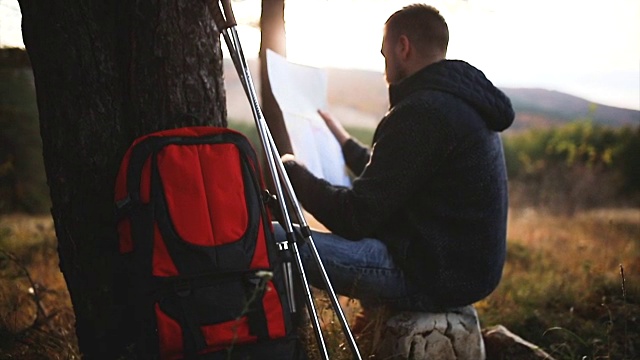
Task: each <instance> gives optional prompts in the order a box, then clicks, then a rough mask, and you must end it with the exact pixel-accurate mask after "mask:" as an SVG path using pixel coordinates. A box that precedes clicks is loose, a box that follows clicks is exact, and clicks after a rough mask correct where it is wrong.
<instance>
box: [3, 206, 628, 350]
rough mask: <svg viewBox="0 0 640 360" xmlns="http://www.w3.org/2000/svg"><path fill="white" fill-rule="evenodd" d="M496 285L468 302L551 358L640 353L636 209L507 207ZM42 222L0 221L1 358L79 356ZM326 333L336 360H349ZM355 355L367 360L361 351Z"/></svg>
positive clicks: (337, 339) (49, 233)
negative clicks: (503, 259)
mask: <svg viewBox="0 0 640 360" xmlns="http://www.w3.org/2000/svg"><path fill="white" fill-rule="evenodd" d="M508 231H509V234H508V239H509V244H508V259H507V265H506V267H505V270H504V276H503V280H502V282H501V284H500V286H499V287H498V289H497V290H496V291H495V292H494V293H493V294H491V295H490V296H489V297H488V298H487V299H485V300H483V301H481V302H479V303H477V304H476V308H477V309H478V313H479V315H480V320H481V325H482V326H483V327H489V326H492V325H496V324H502V325H504V326H506V327H507V328H509V329H510V330H511V331H513V332H515V333H516V334H518V335H520V336H522V337H523V338H525V339H526V340H529V341H531V342H533V343H535V344H537V345H540V346H541V347H542V348H543V349H545V350H546V351H547V352H549V353H550V354H552V355H553V356H554V357H556V358H557V359H594V360H595V359H637V358H638V356H640V353H639V352H640V281H639V276H640V210H638V209H635V210H630V209H607V210H599V211H589V212H579V213H577V214H575V215H573V216H570V217H569V216H565V217H558V216H551V215H548V214H547V213H545V212H540V211H536V210H535V209H512V210H511V212H510V218H509V230H508ZM57 259H58V258H57V252H56V240H55V235H54V233H53V226H52V223H51V219H50V218H49V217H29V216H21V215H11V216H5V217H3V218H2V219H0V359H73V358H78V357H79V356H78V350H77V344H76V339H75V334H74V325H73V322H74V316H73V310H72V308H71V302H70V300H69V297H68V293H67V291H66V286H65V283H64V279H63V277H62V274H61V273H60V271H59V270H58V267H57V264H58V260H57ZM341 336H342V335H341V333H340V332H339V331H338V330H337V329H334V328H332V327H331V326H330V327H329V336H328V343H329V344H330V346H331V348H332V353H333V354H334V356H335V357H332V358H337V359H348V358H349V355H350V353H349V351H348V350H344V349H343V348H342V346H341V345H340V344H341V343H342V337H341ZM363 355H366V356H368V355H369V354H367V353H366V351H364V350H363Z"/></svg>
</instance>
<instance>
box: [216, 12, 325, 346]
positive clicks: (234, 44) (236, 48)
mask: <svg viewBox="0 0 640 360" xmlns="http://www.w3.org/2000/svg"><path fill="white" fill-rule="evenodd" d="M222 6H223V9H224V12H223V11H221V9H220V4H219V2H218V1H216V2H215V4H213V7H212V10H213V16H214V21H215V22H216V26H217V27H218V30H219V31H220V32H221V33H222V34H223V36H224V39H225V42H226V44H227V47H228V48H229V53H230V55H231V58H232V60H233V63H234V65H235V68H236V71H237V72H238V75H239V77H240V79H241V82H242V84H243V87H244V89H245V92H246V94H247V97H248V98H249V102H250V104H251V109H252V112H253V117H254V120H255V123H256V127H257V129H258V135H259V138H260V141H261V143H262V147H263V149H264V151H265V155H266V158H267V164H268V166H269V170H270V173H271V176H272V180H273V183H274V186H275V190H276V197H277V200H278V203H279V206H280V209H281V210H282V216H283V220H284V224H283V226H284V228H285V231H286V234H287V237H286V240H285V241H283V242H280V243H278V247H279V249H280V250H281V251H292V252H293V254H294V258H295V261H296V267H297V270H298V273H299V274H300V275H301V276H300V278H301V281H302V285H303V286H302V287H303V289H304V291H305V295H306V296H305V300H306V302H307V307H308V310H309V314H310V318H311V320H312V324H313V327H314V330H315V331H314V333H315V336H316V341H317V342H318V348H319V351H320V353H321V355H322V357H323V359H328V358H329V355H328V352H327V348H326V343H325V341H324V338H323V335H322V330H321V328H320V321H319V318H318V314H317V311H316V308H315V306H314V303H313V297H312V295H311V290H310V287H309V283H308V281H307V278H306V275H305V274H304V267H303V264H302V260H301V258H300V254H299V252H298V251H297V250H298V249H297V245H296V243H295V235H294V232H293V224H292V221H291V218H290V216H289V213H288V211H287V204H286V201H285V197H284V192H283V190H282V185H281V183H280V181H279V177H278V176H277V174H278V173H277V169H276V165H275V163H276V159H274V156H275V155H274V154H273V151H272V149H271V146H270V142H269V137H270V133H269V130H268V127H267V126H266V121H265V119H264V116H263V115H262V111H261V110H260V106H259V104H258V97H257V95H256V92H255V87H254V86H253V81H252V80H251V74H250V72H249V69H248V65H247V62H246V59H245V58H244V54H243V52H242V47H241V44H240V41H239V38H238V34H237V31H236V23H235V18H234V16H233V12H232V10H231V5H230V3H229V1H222ZM278 161H279V159H278ZM284 273H285V283H286V285H287V295H288V299H289V303H290V306H291V311H292V312H296V311H297V309H296V305H295V294H294V288H293V281H292V274H291V264H290V263H288V262H285V263H284Z"/></svg>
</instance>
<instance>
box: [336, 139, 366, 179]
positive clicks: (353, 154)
mask: <svg viewBox="0 0 640 360" xmlns="http://www.w3.org/2000/svg"><path fill="white" fill-rule="evenodd" d="M342 155H343V156H344V161H345V163H346V164H347V167H348V168H349V170H351V172H352V173H353V174H354V175H356V176H358V175H360V174H362V171H364V168H365V166H366V165H367V163H368V162H369V159H370V158H371V152H370V151H369V148H367V147H366V146H364V145H362V144H361V143H360V142H359V141H358V140H356V139H354V138H349V139H348V140H347V141H346V142H345V143H344V145H342Z"/></svg>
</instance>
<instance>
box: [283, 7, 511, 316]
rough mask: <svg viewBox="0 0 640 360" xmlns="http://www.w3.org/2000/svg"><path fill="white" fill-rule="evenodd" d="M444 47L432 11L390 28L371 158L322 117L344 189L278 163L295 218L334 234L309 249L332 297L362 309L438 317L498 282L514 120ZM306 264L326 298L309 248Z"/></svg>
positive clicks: (411, 10) (443, 27)
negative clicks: (386, 104)
mask: <svg viewBox="0 0 640 360" xmlns="http://www.w3.org/2000/svg"><path fill="white" fill-rule="evenodd" d="M448 40H449V33H448V28H447V24H446V22H445V20H444V19H443V17H442V16H441V15H440V14H439V12H438V11H437V10H436V9H435V8H433V7H431V6H427V5H420V4H416V5H411V6H407V7H405V8H403V9H402V10H400V11H398V12H396V13H394V14H393V15H392V16H391V17H390V18H389V19H388V20H387V22H386V24H385V28H384V37H383V42H382V55H383V56H384V58H385V76H386V80H387V83H388V84H389V99H390V105H391V106H390V109H389V112H388V113H387V114H386V115H385V117H384V118H383V119H382V120H381V121H380V124H379V125H378V128H377V129H376V132H375V135H374V139H373V146H372V148H371V151H369V150H368V149H366V148H365V147H363V146H362V145H360V144H359V143H357V141H356V140H354V139H352V138H351V137H350V136H349V134H348V133H347V132H346V131H345V130H344V128H343V127H342V126H341V125H340V124H339V123H338V122H337V121H335V120H334V119H333V118H332V117H331V116H330V115H329V114H327V113H325V112H322V111H321V112H320V114H321V115H322V117H323V118H324V119H325V121H326V123H327V125H328V126H329V128H330V129H331V131H332V132H333V133H334V135H335V136H336V138H337V139H338V141H339V142H340V144H341V145H342V151H343V154H344V158H345V161H346V163H347V166H348V167H349V169H350V170H351V171H352V172H353V174H354V175H355V176H356V177H355V179H354V181H353V185H352V187H351V188H344V187H337V186H332V185H331V184H329V183H328V182H326V181H324V180H322V179H319V178H316V177H315V176H313V175H312V174H311V173H310V172H309V171H308V170H307V169H306V168H305V167H304V166H303V165H302V164H298V163H296V162H295V158H294V157H293V156H292V155H285V156H283V162H284V164H285V168H286V170H287V173H288V174H289V176H290V179H291V182H292V184H293V187H294V189H295V191H296V194H297V196H298V198H299V200H300V202H301V204H302V206H303V207H304V208H305V209H306V210H307V211H309V212H310V213H311V214H313V215H314V217H315V218H316V219H318V220H319V221H320V222H321V223H322V224H324V225H325V226H326V227H327V228H328V229H329V230H330V231H331V232H332V233H331V234H323V233H318V232H314V234H313V239H314V242H315V244H316V247H317V248H318V252H319V254H320V256H321V258H322V260H323V263H324V265H325V268H326V270H327V273H328V275H329V278H330V279H331V282H332V285H333V287H334V289H335V290H336V292H337V293H339V294H342V295H346V296H351V297H354V298H357V299H360V300H361V303H362V304H363V306H365V308H366V307H369V306H371V305H376V304H385V305H388V306H390V307H392V308H395V309H398V310H409V311H443V310H446V309H448V308H453V307H459V306H464V305H468V304H471V303H473V302H476V301H478V300H480V299H482V298H484V297H486V296H487V295H489V294H490V293H491V292H492V291H493V290H494V289H495V287H496V286H497V285H498V282H499V281H500V277H501V274H502V269H503V265H504V260H505V237H506V221H507V208H508V204H507V177H506V171H505V163H504V156H503V150H502V144H501V141H500V137H499V135H498V133H497V132H499V131H502V130H504V129H506V128H507V127H509V126H510V125H511V123H512V122H513V118H514V113H513V109H512V107H511V103H510V101H509V99H508V98H507V97H506V96H505V95H504V94H503V93H502V92H501V91H500V90H498V89H497V88H496V87H494V86H493V85H492V83H491V82H490V81H489V80H487V79H486V78H485V76H484V75H483V73H482V72H480V71H479V70H477V69H476V68H474V67H472V66H471V65H469V64H467V63H465V62H463V61H452V60H445V56H446V50H447V45H448ZM277 236H280V237H281V236H284V235H283V231H282V229H281V228H278V229H277ZM301 254H302V256H303V261H304V263H305V270H306V271H307V274H308V277H309V280H310V282H311V284H312V285H314V286H317V287H322V282H321V279H320V277H319V275H318V271H317V270H316V266H315V264H314V263H313V261H312V260H311V258H310V255H309V251H308V249H307V248H306V246H302V247H301Z"/></svg>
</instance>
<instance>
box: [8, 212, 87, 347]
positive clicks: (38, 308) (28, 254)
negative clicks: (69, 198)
mask: <svg viewBox="0 0 640 360" xmlns="http://www.w3.org/2000/svg"><path fill="white" fill-rule="evenodd" d="M74 322H75V317H74V314H73V309H72V307H71V300H70V298H69V293H68V292H67V287H66V283H65V282H64V278H63V276H62V273H60V270H59V268H58V254H57V250H56V240H55V235H54V232H53V225H52V221H51V218H50V217H27V216H15V215H14V216H9V217H4V218H2V219H0V359H78V358H79V356H78V349H77V341H76V336H75V328H74Z"/></svg>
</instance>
